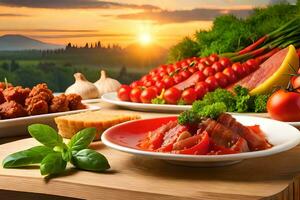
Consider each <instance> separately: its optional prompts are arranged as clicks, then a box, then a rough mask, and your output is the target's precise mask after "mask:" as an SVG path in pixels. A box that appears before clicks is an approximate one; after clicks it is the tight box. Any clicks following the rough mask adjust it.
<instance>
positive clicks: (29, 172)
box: [0, 103, 300, 200]
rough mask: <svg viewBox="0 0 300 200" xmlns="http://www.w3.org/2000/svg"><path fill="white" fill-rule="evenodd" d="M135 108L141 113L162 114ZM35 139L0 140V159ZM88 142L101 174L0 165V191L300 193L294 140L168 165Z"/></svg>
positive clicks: (128, 195)
mask: <svg viewBox="0 0 300 200" xmlns="http://www.w3.org/2000/svg"><path fill="white" fill-rule="evenodd" d="M101 106H102V107H103V111H104V112H107V111H110V112H112V111H114V112H131V111H123V110H120V109H118V108H116V107H113V106H109V105H107V104H104V103H102V104H101ZM138 113H139V114H140V115H141V116H142V117H143V118H148V117H154V116H163V115H167V114H162V113H156V114H151V113H141V112H138ZM283 134H284V133H283ZM35 144H36V143H35V141H34V140H32V139H23V140H18V141H15V142H11V143H6V144H2V145H1V146H0V160H2V159H3V158H4V157H5V156H6V155H8V154H9V153H12V152H15V151H18V150H22V149H26V148H29V147H32V146H33V145H35ZM93 148H95V149H97V150H99V151H100V152H101V153H103V154H104V155H105V156H106V157H107V158H108V160H109V161H110V164H111V166H112V170H111V171H109V172H108V173H102V174H101V173H92V172H86V171H77V170H75V169H73V168H70V169H69V170H68V171H67V172H66V173H65V174H64V175H62V176H60V177H56V178H53V179H50V180H45V179H43V178H42V177H41V175H40V173H39V170H38V168H36V167H31V168H28V169H18V170H17V169H2V168H1V169H0V189H1V190H2V192H1V193H0V195H1V196H2V195H6V197H12V198H11V199H18V198H20V199H24V198H25V197H27V199H31V197H35V198H36V199H38V198H39V199H46V198H49V199H62V197H68V198H79V199H104V200H106V199H112V200H124V199H125V200H127V199H130V200H141V199H143V200H144V199H151V200H152V199H153V200H156V199H160V200H171V199H172V200H183V199H184V200H196V199H201V200H202V199H203V200H212V199H216V200H225V199H226V200H235V199H236V200H250V199H289V200H292V199H296V200H299V199H300V197H299V196H300V192H299V189H300V183H299V180H300V177H299V176H298V175H299V174H300V147H299V146H298V147H296V148H294V149H292V150H290V151H288V152H284V153H281V154H278V155H274V156H270V157H265V158H257V159H250V160H245V161H243V162H241V163H239V164H236V165H231V166H227V167H216V168H191V167H183V166H176V165H171V164H169V163H167V162H164V161H160V160H153V159H147V158H142V157H138V156H134V155H130V154H126V153H122V152H118V151H115V150H111V149H109V148H107V147H105V146H104V145H103V144H101V142H97V143H95V144H94V145H93ZM9 191H18V192H19V193H12V192H9ZM26 195H27V196H26ZM35 195H38V196H35ZM45 195H55V196H45ZM40 196H41V197H40ZM5 199H9V198H5Z"/></svg>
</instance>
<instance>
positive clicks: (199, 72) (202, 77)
mask: <svg viewBox="0 0 300 200" xmlns="http://www.w3.org/2000/svg"><path fill="white" fill-rule="evenodd" d="M195 74H197V75H198V82H199V81H204V80H205V78H206V76H205V75H204V74H203V72H201V71H198V72H196V73H195Z"/></svg>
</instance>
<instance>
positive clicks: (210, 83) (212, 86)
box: [205, 76, 219, 91]
mask: <svg viewBox="0 0 300 200" xmlns="http://www.w3.org/2000/svg"><path fill="white" fill-rule="evenodd" d="M205 82H206V83H207V84H208V86H209V88H208V89H209V91H214V90H215V89H216V88H218V87H219V83H218V81H217V79H216V78H215V77H214V76H210V77H208V78H206V79H205Z"/></svg>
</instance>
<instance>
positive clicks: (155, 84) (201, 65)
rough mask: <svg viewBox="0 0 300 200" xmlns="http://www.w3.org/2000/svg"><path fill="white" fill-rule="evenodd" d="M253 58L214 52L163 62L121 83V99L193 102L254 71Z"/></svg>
mask: <svg viewBox="0 0 300 200" xmlns="http://www.w3.org/2000/svg"><path fill="white" fill-rule="evenodd" d="M258 67H259V64H258V63H257V62H256V60H254V59H250V60H248V61H247V62H244V63H240V62H236V63H232V62H231V61H230V59H228V58H219V57H218V55H216V54H212V55H210V56H209V57H205V58H197V57H193V58H189V59H185V60H182V61H179V62H176V63H174V64H168V65H160V66H159V67H157V68H155V69H153V70H151V71H150V72H149V74H147V75H145V76H143V77H142V78H141V79H140V80H138V81H134V82H133V83H131V84H130V85H122V86H121V88H120V89H119V90H118V97H119V99H120V100H122V101H132V102H136V103H151V102H152V100H153V99H155V98H157V97H160V98H162V99H163V100H164V102H165V103H167V104H178V103H179V102H180V103H183V104H192V103H193V102H194V101H195V100H198V99H202V97H203V96H204V95H205V94H206V93H207V92H210V91H213V90H215V89H216V88H218V87H221V88H226V87H227V86H229V85H231V84H233V83H235V82H236V81H238V80H240V79H242V78H243V77H245V76H247V75H248V74H250V73H251V72H253V71H255V70H256V69H257V68H258Z"/></svg>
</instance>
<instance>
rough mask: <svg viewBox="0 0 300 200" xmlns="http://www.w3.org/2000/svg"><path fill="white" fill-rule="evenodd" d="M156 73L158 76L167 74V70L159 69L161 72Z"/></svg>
mask: <svg viewBox="0 0 300 200" xmlns="http://www.w3.org/2000/svg"><path fill="white" fill-rule="evenodd" d="M158 75H159V76H160V77H164V76H165V75H167V72H165V71H161V72H159V73H158Z"/></svg>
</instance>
